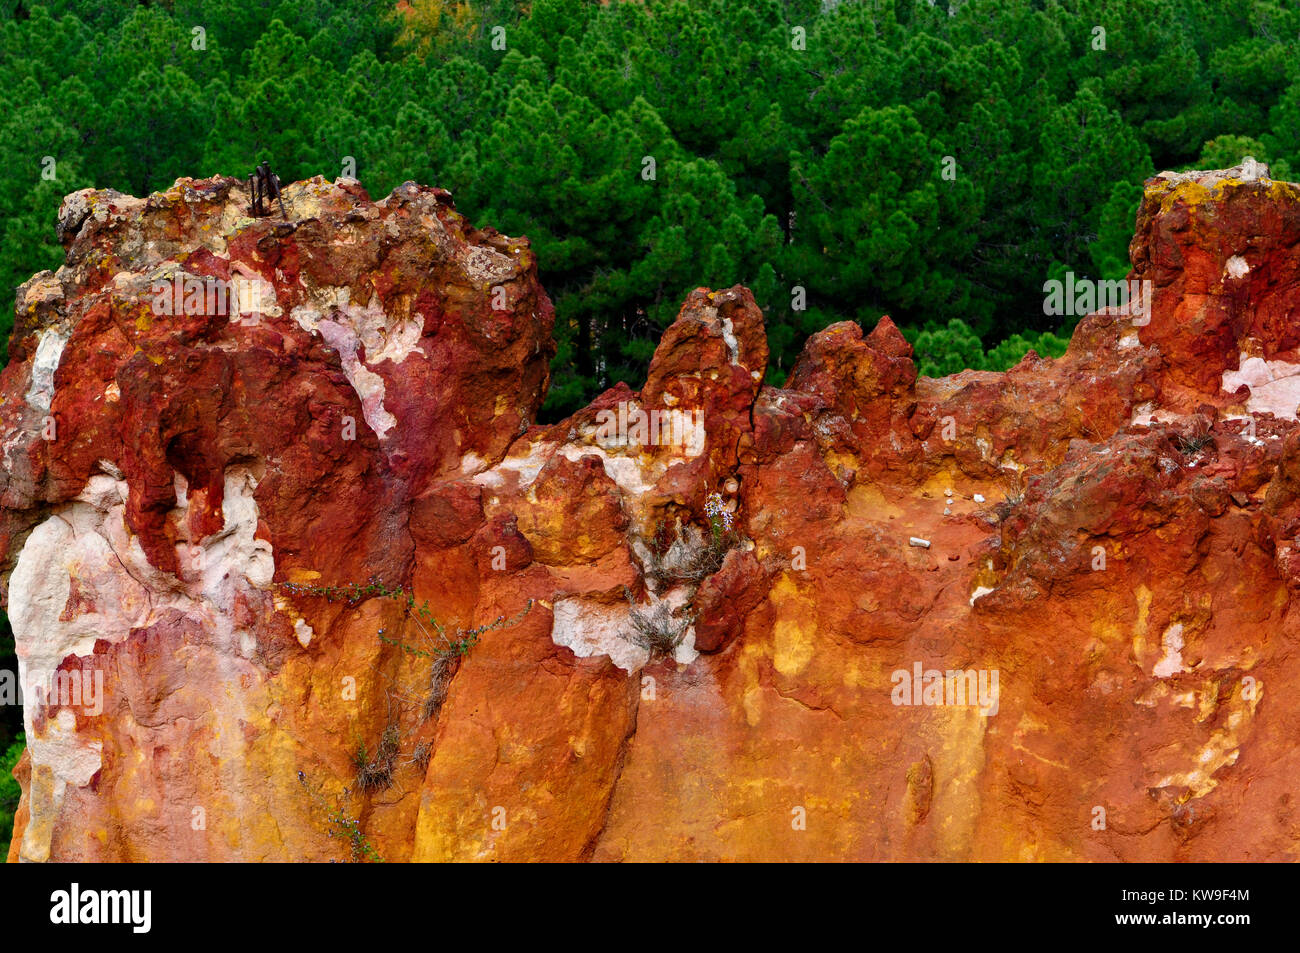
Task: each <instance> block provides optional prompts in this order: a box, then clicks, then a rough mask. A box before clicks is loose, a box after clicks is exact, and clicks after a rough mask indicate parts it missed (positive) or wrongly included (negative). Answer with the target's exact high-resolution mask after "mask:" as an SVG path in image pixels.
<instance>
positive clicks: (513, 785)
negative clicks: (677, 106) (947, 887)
mask: <svg viewBox="0 0 1300 953" xmlns="http://www.w3.org/2000/svg"><path fill="white" fill-rule="evenodd" d="M285 198H286V203H287V204H288V205H289V207H290V219H291V221H290V222H288V223H285V222H280V221H278V219H277V218H276V217H272V218H269V219H257V220H252V219H248V218H246V217H244V209H245V207H246V205H247V201H248V197H247V195H246V194H245V193H244V191H243V186H242V185H241V184H240V183H237V182H235V181H233V180H226V179H216V180H208V181H196V180H181V181H179V182H178V183H177V184H176V185H175V186H174V187H173V188H172V189H171V190H169V191H168V192H166V193H162V194H160V195H154V196H151V197H149V198H148V199H144V200H142V199H134V198H129V197H126V196H121V195H117V194H115V193H108V192H91V191H87V192H81V193H76V194H74V195H72V196H69V198H68V199H67V201H66V202H65V204H64V207H63V210H62V212H61V215H60V223H59V229H60V235H61V236H62V238H63V240H64V242H65V245H66V247H67V248H68V261H67V264H66V265H65V266H64V267H63V268H61V269H60V270H59V272H57V273H56V274H50V273H48V272H46V273H42V274H40V275H37V276H36V277H35V278H33V279H32V280H31V281H30V282H28V283H27V284H26V285H24V286H23V287H22V288H21V289H20V290H19V297H18V306H17V308H18V321H17V325H16V329H15V332H14V336H13V341H12V345H11V353H12V354H13V360H12V362H11V363H10V365H9V366H8V367H7V368H6V369H5V371H4V374H3V377H2V378H0V394H2V395H3V403H0V430H2V431H3V432H2V433H0V441H2V442H0V446H3V449H4V457H5V470H4V473H5V480H6V483H5V486H4V494H3V497H2V498H0V504H2V505H3V509H0V552H3V554H4V564H3V566H4V569H5V571H6V573H7V587H8V588H7V597H8V605H9V609H10V612H11V616H12V619H13V623H14V628H15V634H16V637H17V641H18V651H19V655H20V658H21V660H22V664H23V666H24V670H25V671H24V674H25V675H26V676H28V677H29V680H30V679H31V678H33V677H35V678H37V679H38V680H39V679H40V678H47V679H48V678H49V677H51V676H52V675H53V674H54V673H63V675H64V676H66V677H65V678H64V683H66V684H76V685H93V684H94V683H95V679H96V678H98V679H100V682H101V684H102V692H101V693H100V694H99V695H98V696H96V699H95V701H94V703H93V704H92V703H88V701H87V699H85V698H83V699H80V700H79V701H78V700H76V699H68V698H59V697H57V696H55V697H51V698H42V699H40V700H38V701H37V702H36V703H30V702H31V699H30V698H29V705H28V707H27V709H26V715H27V724H28V738H29V739H30V748H29V751H28V754H27V755H26V756H25V757H24V759H23V761H22V763H21V764H20V766H19V769H18V772H17V774H18V776H19V778H20V780H21V781H22V784H23V790H24V792H25V793H24V799H23V804H22V807H21V809H20V812H19V817H18V830H17V832H16V836H15V840H14V846H13V848H12V850H11V859H17V858H20V857H21V858H26V859H32V860H44V859H58V860H136V859H175V860H194V859H236V858H238V859H250V860H261V859H309V860H322V859H326V858H332V857H340V858H345V857H348V856H351V855H352V854H353V852H352V851H350V850H349V849H348V841H347V840H342V841H341V840H340V839H338V838H333V839H332V838H330V837H329V836H327V834H328V833H329V832H330V824H329V820H328V814H329V813H330V812H331V811H333V810H341V811H343V812H344V813H346V814H347V815H348V816H349V817H353V818H355V819H356V820H357V821H358V825H357V826H358V829H359V830H360V831H362V832H363V837H364V839H365V842H366V843H367V844H369V845H370V846H371V847H373V849H374V850H376V851H377V852H378V853H379V854H381V855H382V856H384V857H385V858H387V859H389V860H475V859H477V860H654V859H671V860H775V859H799V860H812V859H861V860H878V859H949V860H1019V859H1025V860H1224V859H1239V860H1246V859H1250V860H1264V859H1270V860H1284V859H1286V860H1293V859H1297V857H1298V856H1300V835H1297V833H1296V831H1297V828H1296V824H1295V821H1294V819H1293V817H1292V803H1291V799H1292V794H1291V791H1290V787H1291V784H1290V782H1291V779H1292V778H1294V777H1296V776H1300V748H1298V747H1297V745H1296V743H1295V727H1294V726H1295V724H1296V722H1297V716H1298V714H1300V709H1298V707H1297V704H1296V703H1295V702H1294V701H1292V700H1291V699H1290V698H1289V696H1288V695H1287V694H1286V691H1285V686H1286V685H1287V684H1291V683H1294V682H1296V680H1297V677H1298V676H1300V671H1297V667H1298V666H1300V662H1298V661H1297V659H1298V658H1300V653H1297V652H1296V651H1295V648H1296V642H1297V625H1296V622H1295V619H1294V617H1293V616H1292V615H1291V613H1290V607H1291V598H1292V593H1293V592H1295V591H1296V590H1297V588H1300V545H1298V544H1297V542H1296V540H1297V537H1300V465H1297V460H1300V435H1298V434H1300V428H1298V427H1297V426H1296V410H1297V406H1300V374H1298V373H1297V372H1300V356H1298V355H1297V354H1296V353H1295V349H1296V347H1297V345H1298V344H1300V337H1297V336H1296V335H1297V333H1300V332H1296V330H1295V329H1296V328H1300V293H1298V290H1297V289H1298V288H1300V284H1298V281H1300V254H1298V253H1297V247H1298V246H1297V239H1298V238H1300V187H1297V186H1295V185H1288V184H1285V183H1279V182H1273V181H1272V180H1270V179H1268V178H1267V175H1260V174H1259V172H1258V170H1253V169H1251V170H1241V169H1238V170H1229V171H1227V172H1218V173H1197V174H1187V175H1183V176H1172V175H1165V176H1162V177H1158V178H1156V179H1152V180H1151V181H1150V182H1148V183H1147V192H1146V199H1145V201H1144V203H1143V206H1142V209H1141V211H1140V214H1139V218H1138V233H1137V236H1136V237H1135V239H1134V242H1133V246H1132V254H1133V261H1134V272H1133V274H1132V276H1131V277H1132V278H1133V280H1135V281H1139V282H1140V281H1150V282H1151V286H1150V287H1151V288H1152V294H1151V296H1150V300H1148V301H1146V302H1145V304H1146V308H1145V310H1143V311H1138V310H1137V309H1127V310H1124V309H1116V308H1109V309H1103V310H1102V311H1099V312H1097V313H1094V314H1091V315H1089V316H1088V317H1086V318H1084V319H1083V320H1082V321H1081V322H1080V324H1079V326H1078V329H1077V330H1076V332H1075V335H1074V338H1073V340H1072V342H1071V346H1070V350H1069V352H1068V353H1067V355H1066V356H1065V357H1064V358H1062V359H1060V360H1056V361H1052V360H1043V359H1040V358H1039V357H1037V356H1036V355H1033V354H1031V355H1029V356H1028V357H1027V358H1026V359H1025V360H1024V361H1022V362H1021V363H1020V364H1019V365H1018V366H1017V367H1015V368H1013V369H1012V370H1010V371H1008V372H1007V373H1005V374H994V373H987V372H975V371H967V372H964V373H962V374H959V375H955V376H954V377H950V378H944V379H941V380H932V379H928V378H920V379H918V378H917V376H916V371H915V368H914V365H913V363H912V360H911V354H910V348H909V347H908V345H907V343H906V341H904V340H903V338H902V336H901V335H900V334H899V333H898V331H897V329H896V328H895V327H894V326H893V324H892V323H890V322H889V320H888V319H887V318H886V319H882V321H881V322H880V324H879V326H877V327H876V328H875V329H874V330H873V331H872V332H871V333H870V334H868V335H865V336H864V335H863V333H862V332H861V330H860V329H859V328H858V327H857V326H856V325H853V324H840V325H835V326H833V327H830V328H827V329H826V330H824V331H822V332H821V333H819V334H817V335H815V336H814V337H813V338H812V339H811V340H810V341H809V342H808V346H807V348H806V349H805V352H804V354H803V356H802V357H801V359H800V361H799V362H798V365H797V366H796V368H795V369H794V371H793V372H792V373H791V375H790V378H789V380H788V382H787V386H786V388H784V389H777V388H772V387H765V386H762V385H761V381H762V377H763V373H764V371H765V368H766V361H767V347H766V340H765V337H764V332H763V321H762V314H761V311H760V310H759V308H758V307H757V305H756V304H755V302H754V300H753V298H752V296H751V295H750V294H749V292H748V291H747V290H746V289H744V288H740V287H736V288H730V289H727V290H722V291H708V290H706V289H698V290H696V291H694V292H692V293H691V295H689V296H688V298H687V300H686V302H685V304H684V305H683V308H682V310H681V314H680V316H679V318H678V320H677V321H676V323H674V324H673V326H672V327H671V328H669V330H668V331H667V332H666V333H665V335H664V338H663V341H662V342H661V343H660V346H659V348H658V350H657V351H656V354H655V357H654V359H653V361H652V363H651V367H650V369H649V373H648V377H647V381H646V384H645V386H644V387H643V388H642V389H641V390H640V391H639V392H634V391H632V390H630V389H629V388H627V387H626V386H624V385H620V386H619V387H616V388H613V389H611V390H610V391H608V392H606V393H605V394H603V395H601V396H600V397H599V398H598V399H597V400H596V401H595V402H594V403H593V404H592V405H591V406H590V407H588V408H587V409H585V410H583V411H581V412H579V413H577V414H575V415H574V416H573V417H571V418H569V419H568V420H565V421H562V422H561V423H558V424H555V425H553V426H548V427H542V426H535V425H530V423H531V421H532V420H534V419H535V412H536V409H537V407H538V404H539V402H540V399H541V397H542V395H543V393H544V388H545V386H546V382H547V366H548V360H549V358H550V356H551V354H552V353H553V344H552V341H551V335H550V331H551V323H552V312H551V308H550V304H549V302H548V301H547V299H546V296H545V293H544V292H543V291H542V290H541V288H540V287H539V286H538V284H537V280H536V273H535V268H534V265H533V262H532V256H531V252H530V251H529V250H528V246H527V243H526V241H524V240H522V239H509V238H505V237H502V236H499V235H497V234H496V233H493V232H491V231H486V230H485V231H482V232H479V231H475V230H474V229H472V228H470V227H469V225H468V224H467V223H466V222H465V221H464V220H463V218H461V216H459V215H458V214H457V213H456V212H455V211H454V209H453V208H452V206H451V204H450V198H449V197H448V196H447V195H446V193H444V192H440V191H439V190H435V189H423V188H418V187H415V186H412V185H406V186H403V187H402V188H401V189H398V190H397V191H396V192H394V194H393V195H392V196H390V197H389V198H387V199H385V200H384V201H382V202H378V203H375V202H371V201H370V199H369V198H368V197H367V196H366V195H365V194H364V192H362V191H361V190H360V188H359V187H358V186H356V185H355V183H351V182H348V181H347V180H341V181H340V183H338V184H335V185H329V184H328V183H325V182H323V181H320V180H313V181H311V182H305V183H297V184H295V185H293V186H288V187H286V190H285ZM177 271H183V272H184V273H186V274H189V275H193V276H211V277H213V278H218V279H223V280H225V279H230V278H232V277H237V276H238V277H241V279H247V281H248V282H250V283H251V286H252V287H254V288H256V289H258V290H259V291H260V292H261V294H262V301H261V303H260V305H259V306H258V307H257V308H249V309H245V310H239V309H235V310H234V313H226V312H222V311H221V310H220V309H212V308H209V307H206V303H205V307H203V308H199V309H198V310H197V312H196V313H190V314H185V313H182V314H179V315H176V316H160V315H159V314H158V313H157V311H158V303H159V298H158V296H157V295H154V294H151V290H152V289H153V287H154V285H153V283H154V282H155V281H156V280H158V279H160V278H170V277H171V276H172V275H173V274H175V273H176V272H177ZM164 297H165V296H164ZM182 297H183V296H182ZM180 310H181V311H182V312H183V311H184V308H181V309H180ZM701 415H702V416H701ZM349 420H350V421H351V426H352V428H353V429H352V430H351V431H349V423H348V422H349ZM51 421H52V422H53V427H51ZM349 433H350V435H351V436H352V437H354V438H355V439H349ZM714 494H716V496H713V503H711V504H710V506H711V507H712V506H714V505H715V504H717V503H719V502H720V503H721V504H722V506H723V507H724V508H725V509H726V511H727V512H728V513H730V514H731V515H730V516H729V517H727V518H728V519H731V520H734V526H735V528H734V530H730V531H729V530H727V529H725V528H724V527H723V525H722V519H723V518H722V517H717V516H715V517H712V518H710V517H709V516H708V515H706V509H705V504H706V500H708V499H709V498H710V496H711V495H714ZM713 523H716V524H717V525H716V527H715V526H714V525H712V524H713ZM372 578H373V579H379V580H382V581H383V583H384V584H385V585H386V586H389V587H408V588H409V589H410V590H411V591H412V592H413V595H414V600H415V601H416V603H417V605H416V606H415V607H413V608H408V605H407V603H406V602H405V601H404V600H403V599H395V598H388V597H386V596H384V595H382V594H379V593H377V592H375V591H373V590H363V591H352V592H351V593H350V594H349V597H348V598H344V599H337V598H336V599H334V600H333V601H331V600H330V599H328V598H326V597H325V596H324V595H322V594H321V592H322V591H321V589H320V588H319V587H323V586H344V585H346V584H348V583H349V582H354V581H355V582H360V583H362V584H363V585H364V584H365V583H366V582H367V581H368V580H370V579H372ZM426 599H427V600H428V609H429V613H430V614H431V615H432V616H434V617H437V618H438V619H440V620H443V621H445V622H447V623H449V624H451V625H452V626H457V625H458V626H460V627H461V628H463V629H472V628H477V627H482V626H486V625H489V624H491V623H493V622H494V621H495V620H501V619H505V620H506V622H507V624H504V625H497V626H495V627H491V628H487V629H486V630H484V631H482V632H481V634H480V635H479V636H478V637H477V640H475V638H474V637H470V640H469V641H470V642H471V643H473V644H472V647H469V648H468V652H467V653H466V654H463V655H461V654H455V655H452V654H446V653H444V656H443V657H442V658H439V659H437V660H434V659H431V658H430V657H428V656H427V655H421V654H419V652H418V651H417V652H411V651H403V649H402V646H403V645H404V646H406V647H407V648H413V649H419V648H420V647H426V648H427V647H430V646H435V647H436V646H437V645H438V644H439V643H438V641H437V635H436V632H434V631H433V628H432V625H433V623H432V622H431V620H430V618H429V617H428V616H426V615H424V614H422V613H420V612H418V611H416V610H417V609H418V608H419V604H420V603H423V602H424V600H426ZM530 600H531V601H530ZM521 613H522V614H521ZM455 634H456V633H455V629H454V628H453V629H450V630H449V632H448V636H449V637H454V636H455ZM399 643H400V644H399ZM435 654H437V653H436V652H435ZM927 671H937V672H939V673H941V675H940V679H939V681H938V682H937V683H936V680H935V679H934V678H927V677H926V674H925V673H926V672H927ZM965 672H969V673H970V680H969V686H970V688H971V690H972V696H971V697H970V698H957V697H954V696H953V692H954V690H955V688H956V687H957V685H958V683H959V681H960V685H961V686H962V687H963V688H965V687H966V686H967V684H968V683H967V681H966V680H965V679H964V678H962V679H960V680H959V679H958V673H965ZM942 673H951V676H949V677H947V678H946V679H945V678H944V676H943V674H942ZM994 679H996V681H994ZM945 681H946V683H947V684H946V685H945V684H944V682H945ZM945 688H946V689H947V692H948V694H947V695H946V696H945ZM981 688H982V689H983V690H984V692H985V694H984V696H983V698H982V700H981V699H980V698H979V697H978V691H979V689H981ZM936 690H937V693H938V694H937V697H936V695H935V692H936ZM936 701H938V702H940V703H938V704H936V703H934V702H936ZM962 701H966V702H971V703H968V704H957V702H962ZM903 702H907V703H903ZM363 749H364V753H363ZM345 789H346V790H345ZM335 833H338V831H337V830H336V831H335ZM355 840H356V842H357V844H358V845H359V844H360V838H356V839H355ZM356 854H358V855H361V854H364V850H363V849H362V848H361V847H360V846H358V848H357V851H356Z"/></svg>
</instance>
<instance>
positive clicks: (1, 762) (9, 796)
mask: <svg viewBox="0 0 1300 953" xmlns="http://www.w3.org/2000/svg"><path fill="white" fill-rule="evenodd" d="M26 743H27V742H26V739H25V737H24V736H23V735H21V734H20V735H19V736H18V737H17V738H15V739H14V740H13V743H12V744H11V745H9V747H8V748H7V749H6V750H5V751H4V753H3V754H0V863H3V862H4V858H5V857H6V856H7V855H8V853H9V840H10V838H11V837H12V836H13V832H14V813H15V812H16V811H17V810H18V800H19V798H20V797H21V796H22V793H23V792H22V788H21V787H19V786H18V782H17V781H16V780H15V779H14V775H13V770H14V765H16V764H17V763H18V759H19V758H21V757H22V755H23V748H24V747H25V745H26Z"/></svg>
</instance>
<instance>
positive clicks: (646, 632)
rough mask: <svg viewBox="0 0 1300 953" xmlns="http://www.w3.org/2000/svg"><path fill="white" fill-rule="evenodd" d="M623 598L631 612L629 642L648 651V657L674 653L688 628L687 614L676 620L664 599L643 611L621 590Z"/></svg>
mask: <svg viewBox="0 0 1300 953" xmlns="http://www.w3.org/2000/svg"><path fill="white" fill-rule="evenodd" d="M623 591H624V595H626V597H627V601H628V604H629V605H630V606H631V607H632V611H631V613H630V614H629V616H628V621H629V622H631V624H632V633H631V635H630V636H629V638H628V641H629V642H631V643H632V644H633V645H639V646H640V647H641V648H643V649H646V650H647V651H649V652H650V657H651V658H658V657H664V658H669V657H671V656H672V655H673V653H674V652H676V651H677V646H679V645H681V644H682V639H683V638H685V637H686V630H687V629H688V628H690V625H691V621H692V619H691V617H690V615H689V614H686V615H683V616H682V617H680V618H679V617H677V616H675V615H674V614H673V608H672V606H671V605H669V604H668V602H667V600H664V601H661V602H656V603H654V604H653V605H651V606H650V607H649V608H642V607H640V606H638V605H637V604H636V603H635V602H634V601H633V600H632V593H631V592H630V591H628V590H627V589H626V588H624V590H623Z"/></svg>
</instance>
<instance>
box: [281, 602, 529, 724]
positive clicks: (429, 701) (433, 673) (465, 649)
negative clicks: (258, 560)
mask: <svg viewBox="0 0 1300 953" xmlns="http://www.w3.org/2000/svg"><path fill="white" fill-rule="evenodd" d="M280 587H281V588H282V589H284V590H285V591H286V592H291V593H295V594H297V595H305V596H319V597H322V598H324V599H325V600H327V601H329V602H340V601H341V602H346V603H347V604H348V605H349V606H355V605H357V604H358V603H360V602H362V601H364V600H366V599H369V598H372V597H375V596H379V597H382V598H386V599H396V600H398V601H399V602H405V603H406V605H405V613H406V616H407V617H408V618H410V619H412V620H414V622H415V624H416V626H417V627H418V628H419V630H420V633H421V634H420V643H421V644H420V645H411V644H409V643H406V642H403V641H401V640H400V639H394V638H389V637H388V636H387V635H385V634H384V633H385V630H384V629H380V630H379V632H378V636H379V640H380V641H381V642H386V643H387V644H389V645H392V646H395V647H396V648H399V649H401V650H402V651H403V652H405V653H407V654H408V655H411V656H414V657H416V658H427V659H431V660H432V662H433V664H432V667H431V670H430V673H429V683H428V689H427V692H426V694H425V698H424V701H423V703H422V705H421V718H422V719H423V720H426V721H427V720H428V719H430V718H435V717H437V715H438V712H439V711H441V709H442V704H443V702H444V701H446V698H447V689H448V686H449V685H450V684H451V679H452V676H453V675H455V674H456V671H457V669H459V668H460V662H461V660H462V659H464V658H465V656H467V655H469V653H470V650H471V649H473V648H474V646H476V645H478V643H479V639H481V638H482V637H483V634H484V633H485V632H490V631H492V630H493V629H500V628H504V627H506V626H511V625H516V624H518V623H519V622H520V621H521V620H522V619H523V618H524V616H526V615H527V614H528V612H529V610H531V609H532V607H533V600H532V599H529V600H528V601H527V602H526V603H525V604H524V608H523V610H522V611H520V612H519V614H518V615H516V616H514V617H513V618H511V619H507V618H506V617H505V616H498V617H497V618H496V619H495V620H494V621H492V622H489V623H488V624H487V625H481V626H479V627H478V628H475V629H468V630H466V629H457V630H456V634H455V636H454V637H449V636H448V635H447V630H446V627H445V626H443V624H442V623H441V622H439V621H438V620H437V618H435V617H434V614H433V610H431V609H430V608H429V600H428V599H426V600H424V602H423V603H422V604H421V605H418V606H417V605H416V604H415V596H414V595H413V594H412V593H411V592H409V591H407V590H406V589H403V588H400V587H392V586H386V585H384V583H383V582H381V581H379V580H377V579H371V580H370V582H368V583H366V584H365V585H361V584H360V583H355V582H350V583H347V584H346V585H343V586H307V585H302V584H300V583H292V582H285V583H281V584H280ZM381 744H382V743H381ZM363 750H364V749H363Z"/></svg>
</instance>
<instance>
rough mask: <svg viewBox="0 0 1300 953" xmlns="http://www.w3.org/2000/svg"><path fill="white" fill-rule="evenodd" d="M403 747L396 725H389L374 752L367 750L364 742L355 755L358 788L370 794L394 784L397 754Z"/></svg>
mask: <svg viewBox="0 0 1300 953" xmlns="http://www.w3.org/2000/svg"><path fill="white" fill-rule="evenodd" d="M401 747H402V737H401V734H400V733H399V732H398V728H397V726H396V725H391V724H390V725H389V726H388V727H387V728H385V729H384V733H383V735H382V736H380V739H379V744H378V746H377V747H376V748H375V752H374V754H373V755H372V754H369V753H368V752H367V751H366V745H365V743H364V742H362V744H361V746H360V747H359V748H358V749H357V753H356V754H355V755H354V756H353V762H354V763H355V764H356V768H357V790H359V791H361V792H363V793H365V794H370V793H371V792H373V791H383V790H386V789H388V788H390V787H392V784H393V769H394V768H395V767H396V766H397V755H398V754H399V753H400V751H401Z"/></svg>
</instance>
